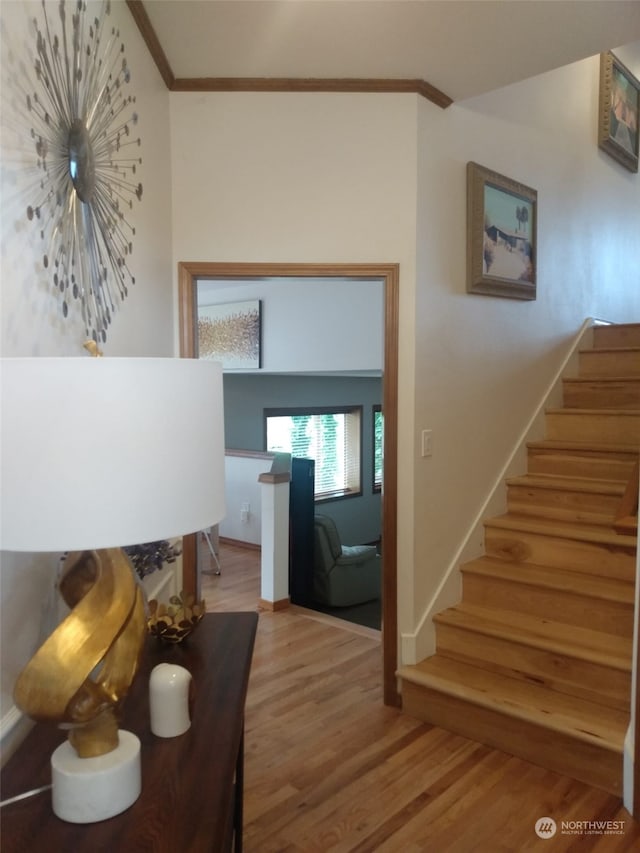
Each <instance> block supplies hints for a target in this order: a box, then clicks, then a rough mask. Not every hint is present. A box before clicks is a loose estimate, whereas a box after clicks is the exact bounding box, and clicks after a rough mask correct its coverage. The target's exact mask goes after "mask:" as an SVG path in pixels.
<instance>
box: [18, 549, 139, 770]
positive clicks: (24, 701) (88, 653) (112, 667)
mask: <svg viewBox="0 0 640 853" xmlns="http://www.w3.org/2000/svg"><path fill="white" fill-rule="evenodd" d="M59 586H60V593H61V595H62V597H63V599H64V600H65V602H66V603H67V604H68V606H69V607H71V608H73V609H72V612H71V613H70V614H69V615H68V616H67V617H66V619H64V621H63V622H61V624H60V625H59V626H58V627H57V628H56V629H55V630H54V631H53V633H52V634H51V636H50V637H49V638H48V639H47V640H46V641H45V642H44V644H43V645H42V646H41V647H40V648H39V649H38V651H37V652H36V653H35V655H34V656H33V658H32V659H31V660H30V661H29V663H28V664H27V666H26V667H25V669H24V670H23V671H22V673H21V674H20V676H19V677H18V680H17V682H16V685H15V688H14V698H15V701H16V704H17V705H18V707H19V708H20V709H21V710H22V711H23V712H24V713H26V714H27V715H28V716H30V717H31V718H32V719H34V720H39V721H48V722H55V723H58V724H59V725H60V726H61V727H62V728H65V729H69V735H68V737H69V741H70V743H71V744H72V746H73V747H74V749H75V750H76V752H77V753H78V755H79V756H80V757H81V758H89V757H92V756H97V755H104V754H105V753H107V752H111V751H112V750H114V749H116V747H117V746H118V742H119V740H118V722H117V718H116V714H117V711H118V708H119V706H120V704H121V702H122V700H123V699H124V697H125V696H126V694H127V692H128V690H129V687H130V685H131V682H132V681H133V678H134V676H135V674H136V671H137V669H138V663H139V660H140V652H141V650H142V643H143V639H144V636H145V633H146V621H145V612H144V602H143V597H142V591H141V589H140V587H139V586H138V584H137V583H136V582H135V580H134V577H133V572H132V570H131V564H130V563H129V559H128V557H127V556H126V554H125V553H124V552H123V551H122V550H121V549H119V548H109V549H104V550H100V551H82V552H74V553H71V554H69V555H68V556H67V558H66V561H65V568H64V572H63V575H62V578H61V580H60V585H59Z"/></svg>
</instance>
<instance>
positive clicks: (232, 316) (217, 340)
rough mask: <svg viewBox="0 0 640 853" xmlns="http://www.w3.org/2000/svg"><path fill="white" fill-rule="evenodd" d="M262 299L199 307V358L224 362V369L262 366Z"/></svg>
mask: <svg viewBox="0 0 640 853" xmlns="http://www.w3.org/2000/svg"><path fill="white" fill-rule="evenodd" d="M261 313H262V312H261V303H260V300H259V299H252V300H248V301H245V302H224V303H221V304H218V305H199V306H198V358H203V359H207V360H209V361H220V362H222V367H223V369H224V370H247V369H257V368H259V367H260V366H261V349H262V340H261V338H262V322H261Z"/></svg>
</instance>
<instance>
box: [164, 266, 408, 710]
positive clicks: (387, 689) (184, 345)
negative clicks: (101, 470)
mask: <svg viewBox="0 0 640 853" xmlns="http://www.w3.org/2000/svg"><path fill="white" fill-rule="evenodd" d="M276 277H277V278H286V277H292V278H294V277H295V278H359V279H373V278H375V279H381V280H382V282H383V285H384V368H383V383H382V389H383V396H382V408H383V412H384V477H383V483H384V486H383V492H382V543H383V545H382V547H383V563H382V564H383V579H382V673H383V692H384V702H385V704H387V705H395V706H398V707H399V706H400V694H399V693H398V689H397V681H396V669H397V665H398V591H397V578H398V568H397V536H398V523H397V515H398V327H399V302H400V292H399V285H400V269H399V265H398V264H376V263H372V264H322V263H319V264H310V263H300V264H297V263H283V264H279V263H224V262H204V261H192V262H190V261H181V262H179V263H178V308H179V328H180V355H181V356H182V357H183V358H195V354H196V349H195V329H196V320H197V297H196V283H197V280H198V279H200V278H225V279H227V278H228V279H233V278H237V279H242V280H246V279H247V278H276ZM183 582H184V587H185V590H188V589H191V590H193V591H195V589H196V586H197V576H196V537H195V534H192V535H190V536H186V537H185V538H184V551H183Z"/></svg>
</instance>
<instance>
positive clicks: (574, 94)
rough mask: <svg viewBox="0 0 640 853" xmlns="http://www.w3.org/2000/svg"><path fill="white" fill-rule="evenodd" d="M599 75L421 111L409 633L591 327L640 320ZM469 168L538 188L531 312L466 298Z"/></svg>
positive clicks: (578, 74)
mask: <svg viewBox="0 0 640 853" xmlns="http://www.w3.org/2000/svg"><path fill="white" fill-rule="evenodd" d="M638 60H639V61H638V63H637V64H636V69H635V73H636V74H638V73H639V72H640V67H638V66H639V65H640V56H639V57H638ZM598 75H599V61H598V58H597V57H594V58H592V59H589V60H586V61H584V62H580V63H577V64H575V65H571V66H569V67H567V68H563V69H559V70H558V71H554V72H551V73H549V74H545V75H542V76H540V77H537V78H535V79H531V80H528V81H525V82H523V83H519V84H516V85H513V86H510V87H508V88H505V89H503V90H501V91H499V92H494V93H491V94H489V95H484V96H482V97H478V98H474V99H473V100H470V101H467V102H464V103H460V104H454V105H453V106H452V107H450V108H449V109H448V110H446V111H445V112H437V111H436V110H434V109H433V108H431V107H430V105H428V104H424V105H421V107H420V111H419V137H420V145H419V151H420V166H419V186H420V196H419V197H420V203H419V219H418V223H419V224H418V230H419V234H420V235H421V238H420V239H419V240H418V276H417V277H418V283H417V297H416V303H417V310H416V389H415V390H416V427H417V429H416V440H415V441H414V445H413V455H414V459H415V468H416V491H415V514H416V526H415V568H416V571H415V577H414V583H413V586H411V585H407V587H406V588H405V589H404V596H403V605H404V613H405V618H404V620H403V624H405V625H407V624H408V625H410V624H411V623H412V622H413V623H414V624H415V623H416V622H417V621H419V619H420V616H421V613H422V611H423V609H424V607H425V605H426V604H427V602H428V599H429V596H430V593H431V592H432V591H433V589H434V586H435V585H436V583H437V581H438V579H439V578H440V577H441V576H442V573H443V571H444V570H445V569H446V567H447V565H448V563H449V561H450V560H451V559H452V558H453V556H454V554H455V550H456V548H457V545H458V543H459V541H460V538H461V535H462V534H463V533H464V532H465V531H466V530H467V528H468V526H469V524H470V523H471V521H472V519H473V517H474V515H475V513H476V512H477V511H478V509H479V508H480V506H481V504H482V503H483V501H484V498H485V496H486V494H487V490H488V488H489V486H490V484H491V482H492V479H493V477H494V476H495V475H496V474H497V472H498V471H499V470H500V468H501V467H502V464H503V463H504V462H505V461H506V459H507V457H508V455H509V452H510V450H511V447H512V445H513V443H514V442H515V440H516V438H517V436H518V435H519V433H520V431H521V430H522V429H523V428H524V426H525V424H526V422H527V420H528V418H529V416H530V414H531V413H532V410H533V409H534V407H535V404H536V403H537V402H538V400H539V398H540V396H541V394H542V392H543V389H544V388H545V387H546V384H547V383H548V382H549V381H550V380H551V378H552V376H553V373H554V370H555V368H556V366H557V365H558V363H559V359H560V358H561V356H562V355H564V353H565V350H566V348H567V346H568V345H569V342H570V341H571V340H572V338H573V337H574V335H575V334H576V333H577V331H578V329H579V327H580V325H581V323H582V321H583V320H584V319H585V317H588V316H596V317H601V318H605V319H608V320H612V321H617V322H624V321H629V322H630V321H635V322H638V321H640V256H639V254H638V245H639V240H640V237H639V235H640V175H638V174H632V173H630V172H629V171H627V170H626V169H624V168H623V167H622V166H620V165H619V164H618V163H617V162H616V161H614V160H612V159H611V158H610V157H609V156H608V155H606V154H605V153H603V152H601V151H600V150H599V149H598V147H597V108H598ZM469 160H474V161H476V162H478V163H480V164H482V165H484V166H487V167H488V168H490V169H493V170H495V171H497V172H500V173H501V174H504V175H507V176H508V177H510V178H513V179H515V180H517V181H520V182H521V183H524V184H526V185H528V186H530V187H533V188H535V189H537V191H538V295H537V300H536V301H534V302H520V301H516V300H510V299H498V298H494V297H486V296H477V295H468V294H466V292H465V288H466V283H465V276H466V266H465V261H466V258H465V233H466V230H465V229H466V224H465V222H466V208H465V204H466V201H465V199H466V175H465V168H466V163H467V161H469ZM422 428H430V429H432V430H433V449H434V450H433V456H432V457H431V458H429V459H422V458H419V455H418V441H417V435H418V432H419V430H420V429H422ZM411 599H413V604H412V603H411Z"/></svg>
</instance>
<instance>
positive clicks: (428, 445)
mask: <svg viewBox="0 0 640 853" xmlns="http://www.w3.org/2000/svg"><path fill="white" fill-rule="evenodd" d="M432 454H433V432H432V430H430V429H423V430H422V455H423V456H431V455H432Z"/></svg>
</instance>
